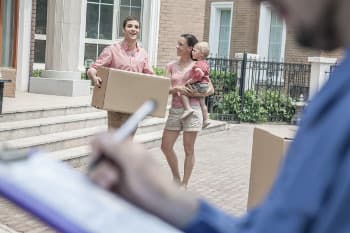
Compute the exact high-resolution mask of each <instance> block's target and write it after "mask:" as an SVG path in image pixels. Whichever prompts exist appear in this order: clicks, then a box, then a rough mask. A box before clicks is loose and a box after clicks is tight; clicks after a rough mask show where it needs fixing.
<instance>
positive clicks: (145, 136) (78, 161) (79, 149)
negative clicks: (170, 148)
mask: <svg viewBox="0 0 350 233" xmlns="http://www.w3.org/2000/svg"><path fill="white" fill-rule="evenodd" d="M225 129H227V124H226V123H225V122H220V121H213V122H212V124H210V126H209V127H208V128H206V129H204V130H202V131H201V132H200V135H205V134H210V133H214V132H218V131H223V130H225ZM162 133H163V130H158V131H152V132H148V133H142V134H139V133H138V132H137V133H136V135H135V141H136V142H138V143H142V144H143V145H145V147H146V148H153V147H157V146H160V144H161V140H162ZM181 137H182V136H180V140H181ZM90 149H91V148H90V146H89V145H83V146H76V147H72V148H68V149H62V150H57V151H53V152H50V153H49V154H50V156H51V157H52V158H55V159H59V160H64V161H67V162H69V163H71V164H72V165H73V166H74V167H85V165H86V163H87V161H88V159H89V158H88V155H89V153H90V151H91V150H90Z"/></svg>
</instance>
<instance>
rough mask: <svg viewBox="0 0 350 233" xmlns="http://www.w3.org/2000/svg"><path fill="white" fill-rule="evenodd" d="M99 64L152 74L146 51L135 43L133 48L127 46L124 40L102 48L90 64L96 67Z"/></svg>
mask: <svg viewBox="0 0 350 233" xmlns="http://www.w3.org/2000/svg"><path fill="white" fill-rule="evenodd" d="M100 66H105V67H109V68H114V69H120V70H126V71H132V72H138V73H145V74H154V72H153V69H152V67H151V66H150V65H149V63H148V56H147V53H146V51H145V50H144V49H143V48H141V47H139V45H136V48H135V49H134V50H131V49H129V48H128V44H127V43H126V41H124V40H122V41H120V42H117V43H114V44H112V45H110V46H107V47H106V48H104V49H103V51H102V52H101V54H100V55H99V56H98V58H97V59H96V61H95V63H94V64H92V65H91V67H92V68H94V69H97V68H98V67H100Z"/></svg>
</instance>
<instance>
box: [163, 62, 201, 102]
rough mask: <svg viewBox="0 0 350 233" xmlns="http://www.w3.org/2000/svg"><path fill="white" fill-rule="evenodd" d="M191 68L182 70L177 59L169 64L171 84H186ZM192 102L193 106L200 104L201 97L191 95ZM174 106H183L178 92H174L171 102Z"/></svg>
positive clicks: (173, 85) (168, 71) (167, 68)
mask: <svg viewBox="0 0 350 233" xmlns="http://www.w3.org/2000/svg"><path fill="white" fill-rule="evenodd" d="M191 69H192V67H190V69H188V70H185V71H180V70H179V66H178V65H177V61H172V62H170V63H168V64H167V66H166V70H167V73H168V74H170V79H171V86H172V87H176V86H184V85H185V83H186V81H187V80H189V79H190V77H191V76H190V74H191ZM190 104H191V106H198V105H199V98H196V97H190ZM171 107H172V108H183V104H182V101H181V97H180V96H179V95H178V94H176V93H175V94H173V99H172V103H171Z"/></svg>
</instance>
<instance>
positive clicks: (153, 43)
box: [143, 0, 160, 66]
mask: <svg viewBox="0 0 350 233" xmlns="http://www.w3.org/2000/svg"><path fill="white" fill-rule="evenodd" d="M148 9H149V10H148V11H145V10H143V12H147V13H148V12H149V14H150V17H149V27H148V30H147V31H148V37H147V40H148V41H147V52H148V58H149V62H150V64H151V65H152V66H156V65H157V56H158V36H159V20H160V0H153V1H151V4H150V7H149V8H148ZM144 22H146V21H145V20H144ZM143 38H145V37H143ZM145 44H146V41H145Z"/></svg>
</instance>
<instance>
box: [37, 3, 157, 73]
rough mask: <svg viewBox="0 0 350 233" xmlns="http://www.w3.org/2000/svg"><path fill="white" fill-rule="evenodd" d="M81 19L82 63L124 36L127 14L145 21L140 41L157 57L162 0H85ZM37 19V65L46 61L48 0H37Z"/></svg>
mask: <svg viewBox="0 0 350 233" xmlns="http://www.w3.org/2000/svg"><path fill="white" fill-rule="evenodd" d="M82 2H83V3H82V17H83V18H85V20H86V21H85V22H82V25H81V27H82V31H81V37H82V38H85V41H82V43H81V47H80V51H81V55H79V56H80V59H81V61H80V64H81V65H80V66H81V68H83V67H84V64H85V61H86V60H87V59H93V60H95V59H96V57H97V56H98V55H99V53H100V52H101V51H102V49H103V48H104V47H106V46H108V45H110V44H112V43H113V42H114V41H116V40H118V39H121V38H122V37H123V32H122V23H123V20H124V18H125V17H126V16H128V15H132V16H135V17H136V18H138V19H139V20H140V21H141V22H142V30H141V31H142V34H140V38H139V39H140V41H141V42H142V44H143V45H144V46H145V48H146V49H150V50H151V51H149V56H150V61H151V60H152V62H154V63H155V61H156V58H157V51H156V50H157V47H158V46H157V43H158V41H157V39H158V26H159V9H160V0H152V1H144V0H84V1H82ZM36 7H37V13H36V14H37V15H36V22H35V24H36V25H35V26H36V29H35V52H34V53H35V55H34V69H35V68H42V67H43V64H41V63H45V47H46V24H47V7H48V0H37V6H36Z"/></svg>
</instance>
